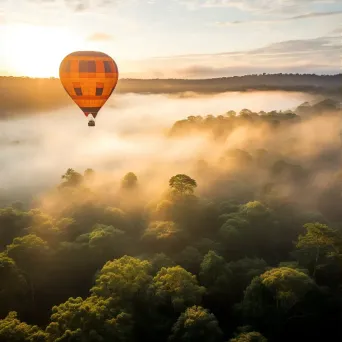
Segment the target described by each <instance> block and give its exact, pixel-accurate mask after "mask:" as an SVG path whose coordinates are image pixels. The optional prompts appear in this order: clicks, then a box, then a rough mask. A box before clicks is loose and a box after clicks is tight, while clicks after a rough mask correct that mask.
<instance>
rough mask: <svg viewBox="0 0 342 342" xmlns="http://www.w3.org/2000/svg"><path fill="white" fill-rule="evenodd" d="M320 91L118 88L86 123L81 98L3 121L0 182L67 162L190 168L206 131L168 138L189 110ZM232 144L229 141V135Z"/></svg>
mask: <svg viewBox="0 0 342 342" xmlns="http://www.w3.org/2000/svg"><path fill="white" fill-rule="evenodd" d="M314 100H315V97H314V96H311V95H309V94H302V93H286V92H246V93H226V94H218V95H204V96H200V95H195V94H184V95H183V96H174V95H137V94H125V95H118V94H115V93H114V94H113V96H112V98H111V99H110V100H109V101H108V102H107V104H106V105H105V106H104V107H103V109H102V110H101V112H100V113H99V115H98V117H97V119H96V127H88V126H87V119H86V118H85V116H84V115H83V114H82V113H81V111H80V110H79V109H78V107H77V106H76V105H73V104H72V103H71V105H70V107H68V108H64V109H61V110H58V111H52V112H50V113H44V114H43V115H39V116H37V115H35V116H31V117H26V118H20V119H13V120H7V121H2V122H1V127H2V130H1V132H0V146H1V153H0V164H1V166H2V167H1V169H0V188H2V189H3V190H2V191H6V192H8V191H14V192H15V189H21V190H20V191H22V190H24V191H25V189H26V190H27V191H30V189H32V190H33V188H35V189H37V188H40V189H42V188H44V187H46V186H52V185H54V184H57V183H58V182H59V181H60V177H61V175H62V174H63V173H64V172H65V171H66V169H67V168H69V167H72V168H74V169H75V170H77V171H79V172H83V171H84V170H85V169H86V168H88V167H89V168H93V169H94V170H97V171H100V170H102V171H108V172H110V173H112V174H113V177H117V176H120V177H121V176H122V175H124V174H125V173H126V172H129V171H133V172H135V173H137V175H138V177H139V176H142V175H143V174H144V173H145V174H148V173H149V174H150V175H154V174H157V173H160V174H164V175H165V178H167V177H169V176H171V175H173V174H174V173H175V172H181V173H186V172H187V170H189V167H190V165H191V162H193V161H194V160H197V159H198V158H199V156H201V157H203V154H205V153H208V149H209V147H208V142H207V141H206V139H205V138H204V137H203V136H202V137H200V136H197V137H194V136H191V137H188V138H182V139H166V138H165V133H166V132H167V131H168V130H169V129H170V128H171V127H172V124H173V123H174V122H175V121H176V120H179V119H185V118H187V117H188V116H190V115H195V116H196V115H208V114H212V115H214V116H216V115H219V114H224V113H226V112H227V111H229V110H235V111H240V110H241V109H243V108H248V109H250V110H252V111H256V112H258V111H261V110H264V111H271V110H287V109H294V108H296V107H297V106H298V105H300V104H301V103H303V102H304V101H309V102H310V101H314ZM225 145H226V146H228V145H229V142H226V144H225Z"/></svg>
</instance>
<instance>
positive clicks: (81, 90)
mask: <svg viewBox="0 0 342 342" xmlns="http://www.w3.org/2000/svg"><path fill="white" fill-rule="evenodd" d="M59 78H60V81H61V83H62V85H63V87H64V89H65V90H66V92H67V93H68V94H69V96H70V97H71V98H72V99H73V100H74V102H75V103H76V104H77V105H78V106H79V107H80V109H81V110H82V111H83V113H84V114H85V116H87V117H88V115H89V114H92V116H93V117H94V118H96V116H97V114H98V112H99V110H100V109H101V107H102V106H103V105H104V104H105V103H106V101H107V100H108V98H109V97H110V96H111V95H112V93H113V91H114V89H115V87H116V84H117V82H118V78H119V72H118V67H117V65H116V63H115V61H114V60H113V59H112V58H111V57H110V56H108V55H107V54H105V53H103V52H97V51H75V52H72V53H70V54H69V55H67V56H66V57H65V58H64V59H63V60H62V62H61V64H60V67H59Z"/></svg>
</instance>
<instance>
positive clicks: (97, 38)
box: [87, 32, 113, 41]
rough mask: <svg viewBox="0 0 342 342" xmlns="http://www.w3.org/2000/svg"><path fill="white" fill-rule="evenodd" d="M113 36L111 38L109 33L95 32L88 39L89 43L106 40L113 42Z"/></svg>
mask: <svg viewBox="0 0 342 342" xmlns="http://www.w3.org/2000/svg"><path fill="white" fill-rule="evenodd" d="M112 39H113V36H111V35H110V34H108V33H104V32H95V33H94V34H92V35H91V36H89V37H88V38H87V40H88V41H106V40H112Z"/></svg>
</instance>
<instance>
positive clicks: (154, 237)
mask: <svg viewBox="0 0 342 342" xmlns="http://www.w3.org/2000/svg"><path fill="white" fill-rule="evenodd" d="M328 104H329V103H328ZM272 115H273V116H272ZM262 116H263V114H261V115H258V116H257V117H256V115H254V114H253V113H251V112H248V111H247V110H245V112H244V113H242V115H241V116H239V117H236V116H235V114H234V113H232V112H229V113H227V115H226V116H225V117H213V118H209V119H207V125H203V120H206V119H204V118H197V119H196V118H190V119H189V120H188V122H187V123H185V125H192V126H196V125H197V126H196V129H204V130H208V129H209V130H212V128H213V127H217V128H218V127H221V129H222V131H221V133H222V135H221V136H220V139H222V137H223V136H226V135H227V134H229V132H231V130H229V129H232V125H235V126H234V127H236V125H238V124H240V125H241V120H244V125H245V124H246V120H247V121H248V122H249V123H248V124H251V122H252V121H253V120H254V121H253V122H254V123H255V122H256V121H258V120H264V118H262ZM264 116H266V117H268V118H269V122H268V124H269V125H270V127H271V128H270V129H273V130H278V131H277V132H279V130H280V129H287V128H286V127H287V126H286V127H285V128H284V127H282V128H279V127H277V128H275V127H274V123H273V121H274V117H275V116H276V117H277V118H278V119H277V120H279V121H287V120H290V121H291V120H295V122H298V121H300V120H299V118H298V117H297V115H296V114H294V113H287V114H286V113H285V114H280V113H273V114H272V113H271V114H270V115H264ZM253 118H254V119H253ZM238 120H240V123H238ZM217 121H220V125H215V123H216V122H217ZM222 122H224V124H222ZM256 124H259V123H256ZM177 125H178V126H179V125H184V122H183V123H182V124H176V125H175V126H174V128H173V134H175V127H176V126H177ZM198 125H202V126H201V128H198ZM203 127H204V128H203ZM176 128H177V127H176ZM178 128H179V127H178ZM188 128H189V127H188ZM183 129H184V127H183V128H182V129H181V130H178V129H176V130H177V134H180V133H181V132H182V130H183ZM212 132H215V131H212ZM277 134H278V133H277ZM322 153H323V152H322ZM220 163H221V166H222V168H221V169H220V171H219V172H220V177H216V176H215V175H217V174H215V172H214V170H213V169H210V165H209V163H208V162H207V161H202V162H199V164H198V165H197V168H196V170H194V174H196V175H197V176H198V177H197V176H196V177H194V176H193V175H190V174H175V175H173V176H172V177H171V178H170V179H169V181H168V183H167V182H165V184H164V187H163V189H162V191H161V192H160V194H159V195H156V196H155V197H154V198H152V199H151V198H150V196H145V195H146V192H144V184H143V182H141V181H140V179H139V175H136V174H135V173H133V172H129V173H127V174H126V175H124V176H123V178H122V180H121V182H120V183H119V186H117V187H115V189H114V190H113V189H111V190H113V191H112V192H110V191H109V187H110V186H109V185H110V184H111V183H110V182H109V183H108V182H107V183H106V184H105V185H103V184H104V183H103V182H102V180H101V177H102V175H101V173H100V172H96V171H94V170H92V169H87V170H85V172H84V173H83V174H81V173H79V172H77V171H76V170H74V169H72V168H70V169H68V170H67V171H66V173H65V174H64V175H62V179H61V183H60V184H59V185H58V186H57V188H56V189H53V190H52V192H51V193H49V194H47V195H46V196H44V197H43V198H42V199H41V201H40V202H39V201H36V202H35V207H32V206H31V207H30V206H26V204H25V205H23V204H21V203H18V202H17V203H14V204H12V205H7V206H5V207H3V208H2V209H0V241H1V245H0V300H1V306H0V315H1V316H0V318H1V320H0V341H1V342H2V341H6V342H12V341H32V342H33V341H34V342H38V341H39V342H40V341H47V342H50V341H58V342H61V341H70V342H71V341H118V342H133V341H139V342H141V341H148V342H162V341H169V342H174V341H177V342H178V341H179V342H182V341H184V342H192V341H193V342H195V341H196V342H227V341H231V342H238V341H239V342H242V341H260V342H261V341H262V342H266V341H289V340H290V341H292V340H301V341H306V340H308V341H326V340H329V339H330V336H333V337H334V338H333V339H332V340H338V339H339V338H341V329H340V323H341V314H342V302H341V299H342V293H341V285H342V235H341V233H342V215H341V211H340V207H341V205H342V198H341V182H340V180H341V176H340V173H339V172H338V171H336V172H335V173H334V175H333V176H332V178H331V181H330V182H329V184H327V185H326V187H325V188H324V191H321V192H319V193H317V192H315V194H316V195H315V196H306V197H305V198H306V199H307V197H310V200H306V201H304V195H303V194H304V193H305V194H307V193H309V194H310V191H312V193H313V192H314V190H313V188H311V187H312V183H310V181H309V180H310V179H311V176H312V175H313V174H314V173H315V171H316V170H317V169H315V167H316V166H315V165H314V164H312V167H311V169H310V168H308V167H307V165H305V166H302V165H299V164H292V163H291V162H290V161H288V160H287V161H286V160H283V159H281V157H280V156H279V155H276V154H274V153H268V151H266V150H263V151H260V150H259V151H257V153H255V154H250V153H248V152H246V151H243V150H241V149H230V150H229V151H228V152H227V154H226V155H225V156H224V157H222V158H221V159H220ZM227 163H229V165H231V164H234V166H235V168H229V169H227V168H225V167H224V166H225V165H227ZM304 164H305V163H304ZM325 165H326V164H325ZM261 170H262V172H263V174H267V177H261V178H258V177H256V176H255V177H253V176H251V172H253V174H254V175H260V172H261ZM223 176H225V177H223ZM215 177H216V178H215ZM213 178H215V179H216V183H215V182H214V181H213V180H212V179H213ZM209 179H210V182H211V183H210V186H207V187H205V184H206V180H207V181H209ZM99 184H100V185H99ZM112 186H113V187H114V185H112ZM285 186H287V187H288V188H289V189H290V190H289V191H286V192H284V191H282V190H283V189H284V187H285ZM38 202H39V203H38Z"/></svg>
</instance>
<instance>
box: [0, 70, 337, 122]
mask: <svg viewBox="0 0 342 342" xmlns="http://www.w3.org/2000/svg"><path fill="white" fill-rule="evenodd" d="M341 82H342V74H336V75H315V74H291V73H290V74H286V73H284V74H282V73H279V74H266V73H264V74H252V75H245V76H234V77H221V78H212V79H130V78H120V79H119V82H118V84H117V87H116V88H115V93H117V94H120V93H121V94H127V93H137V94H183V93H187V92H194V93H199V94H215V93H223V92H229V91H243V92H244V91H252V90H259V91H268V90H273V91H277V90H282V91H294V92H307V93H313V94H323V95H325V96H334V97H339V98H340V97H341V89H342V88H341ZM182 96H183V95H182ZM0 101H1V111H0V118H3V117H13V115H22V114H26V113H30V114H31V113H33V114H35V113H41V112H44V111H49V110H54V109H58V108H63V107H66V106H70V105H71V104H72V102H71V101H70V98H69V96H68V95H67V93H66V92H65V90H64V89H63V87H62V85H61V83H60V80H59V79H58V78H53V77H51V78H30V77H12V76H9V77H8V76H0Z"/></svg>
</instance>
